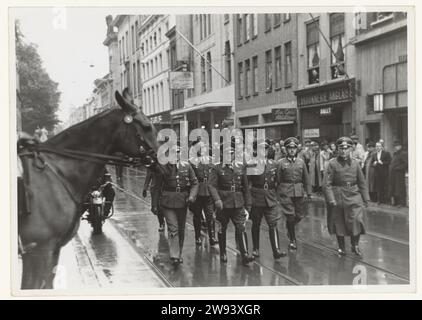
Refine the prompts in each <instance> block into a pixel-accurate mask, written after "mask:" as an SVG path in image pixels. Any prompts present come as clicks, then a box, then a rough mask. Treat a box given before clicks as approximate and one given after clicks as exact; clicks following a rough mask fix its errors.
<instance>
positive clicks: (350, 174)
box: [324, 137, 369, 256]
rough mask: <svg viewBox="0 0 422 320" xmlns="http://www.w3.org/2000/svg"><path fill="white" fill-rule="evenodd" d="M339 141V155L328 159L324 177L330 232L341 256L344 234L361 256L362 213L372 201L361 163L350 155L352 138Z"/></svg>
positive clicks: (363, 227) (343, 249) (343, 250)
mask: <svg viewBox="0 0 422 320" xmlns="http://www.w3.org/2000/svg"><path fill="white" fill-rule="evenodd" d="M336 144H337V147H338V151H339V155H338V156H337V157H336V158H333V159H331V160H330V161H329V163H328V167H327V173H326V175H325V179H324V194H325V199H326V201H327V205H328V206H327V207H328V208H327V218H328V231H329V232H330V234H335V235H336V236H337V241H338V246H339V249H338V254H339V255H341V256H343V255H345V254H346V250H345V241H344V237H345V236H350V240H351V245H352V252H353V253H355V254H356V255H359V256H360V255H361V251H360V249H359V238H360V235H361V234H364V233H365V226H364V222H363V215H364V210H365V207H367V204H368V201H369V194H368V189H367V186H366V183H365V177H364V176H363V173H362V170H361V167H360V164H359V162H358V161H356V160H354V159H353V158H352V157H351V151H352V145H353V141H352V139H350V138H348V137H341V138H339V139H338V140H337V142H336Z"/></svg>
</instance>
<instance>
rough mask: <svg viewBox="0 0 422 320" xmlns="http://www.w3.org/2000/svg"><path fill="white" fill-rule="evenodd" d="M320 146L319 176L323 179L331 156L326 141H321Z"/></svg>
mask: <svg viewBox="0 0 422 320" xmlns="http://www.w3.org/2000/svg"><path fill="white" fill-rule="evenodd" d="M321 148H322V150H321V152H320V171H321V177H322V179H324V172H325V170H326V169H327V166H328V161H329V160H330V158H331V150H330V148H329V146H328V143H327V142H326V141H323V142H322V143H321ZM322 179H321V181H322Z"/></svg>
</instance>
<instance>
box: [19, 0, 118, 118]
mask: <svg viewBox="0 0 422 320" xmlns="http://www.w3.org/2000/svg"><path fill="white" fill-rule="evenodd" d="M121 11H122V10H119V9H118V8H58V7H56V8H53V7H45V8H14V9H12V11H11V14H12V15H13V16H14V18H16V19H19V20H20V24H21V31H22V33H23V35H24V40H25V41H26V42H27V43H30V42H33V43H35V44H37V45H38V53H39V54H40V56H41V59H42V60H43V66H44V68H45V69H46V71H47V72H48V74H49V75H50V78H51V79H52V80H54V81H56V82H58V83H59V90H60V91H61V92H62V95H61V101H60V108H59V112H58V116H59V119H60V120H61V121H63V122H65V121H66V120H67V118H68V116H69V114H70V110H71V108H72V107H73V108H77V107H79V106H81V105H82V104H83V103H84V102H85V100H86V99H87V98H88V97H89V96H90V94H91V92H92V90H93V89H94V80H95V79H98V78H101V77H103V76H105V75H106V74H107V73H108V72H109V66H108V50H107V47H106V46H104V45H103V41H104V39H105V37H106V32H107V25H106V22H105V17H106V16H107V15H108V14H111V15H113V17H115V16H116V14H117V13H121ZM13 16H12V17H13Z"/></svg>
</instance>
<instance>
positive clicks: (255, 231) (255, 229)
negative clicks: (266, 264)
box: [252, 222, 259, 258]
mask: <svg viewBox="0 0 422 320" xmlns="http://www.w3.org/2000/svg"><path fill="white" fill-rule="evenodd" d="M252 248H253V250H252V255H253V256H254V257H256V258H258V257H259V224H255V223H253V222H252Z"/></svg>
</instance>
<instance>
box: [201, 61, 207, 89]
mask: <svg viewBox="0 0 422 320" xmlns="http://www.w3.org/2000/svg"><path fill="white" fill-rule="evenodd" d="M206 90H207V83H206V80H205V59H204V58H202V57H201V92H205V91H206Z"/></svg>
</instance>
